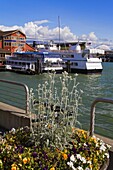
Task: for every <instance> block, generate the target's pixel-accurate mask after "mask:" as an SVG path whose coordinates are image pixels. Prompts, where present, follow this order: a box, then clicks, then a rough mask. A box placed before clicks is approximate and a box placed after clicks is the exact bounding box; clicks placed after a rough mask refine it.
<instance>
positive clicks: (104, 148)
mask: <svg viewBox="0 0 113 170" xmlns="http://www.w3.org/2000/svg"><path fill="white" fill-rule="evenodd" d="M100 150H101V151H105V150H106V147H105V145H104V143H102V145H101V146H100Z"/></svg>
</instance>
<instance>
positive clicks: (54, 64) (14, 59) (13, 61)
mask: <svg viewBox="0 0 113 170" xmlns="http://www.w3.org/2000/svg"><path fill="white" fill-rule="evenodd" d="M6 69H7V70H11V71H15V72H20V73H27V74H36V73H43V72H48V71H49V72H50V71H53V70H54V71H55V72H56V73H61V72H62V71H63V67H62V59H61V57H60V54H59V53H53V52H48V51H44V52H15V53H14V54H13V56H8V57H7V58H6Z"/></svg>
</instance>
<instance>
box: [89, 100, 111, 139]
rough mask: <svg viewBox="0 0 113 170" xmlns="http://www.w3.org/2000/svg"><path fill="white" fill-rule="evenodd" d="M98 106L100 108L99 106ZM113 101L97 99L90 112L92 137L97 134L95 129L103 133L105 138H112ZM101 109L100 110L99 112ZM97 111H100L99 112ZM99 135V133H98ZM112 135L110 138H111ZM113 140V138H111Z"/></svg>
mask: <svg viewBox="0 0 113 170" xmlns="http://www.w3.org/2000/svg"><path fill="white" fill-rule="evenodd" d="M97 104H98V105H99V106H100V105H101V106H100V107H99V106H97ZM112 104H113V100H112V99H108V98H96V99H95V100H94V101H93V103H92V105H91V111H90V130H89V132H90V135H91V136H93V135H94V133H95V127H97V131H98V128H99V130H101V131H102V133H103V135H104V136H108V137H110V136H111V134H113V129H112V126H113V114H112V113H113V105H112ZM99 109H100V110H99ZM97 110H99V111H98V112H97ZM96 133H97V132H96ZM109 134H110V136H109ZM111 138H113V136H112V137H111Z"/></svg>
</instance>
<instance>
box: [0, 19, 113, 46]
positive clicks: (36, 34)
mask: <svg viewBox="0 0 113 170" xmlns="http://www.w3.org/2000/svg"><path fill="white" fill-rule="evenodd" d="M47 23H50V21H48V20H40V21H34V22H32V21H31V22H28V23H25V24H24V26H18V25H14V26H4V25H0V30H3V31H8V30H15V29H20V30H21V31H22V32H23V33H25V34H26V37H27V38H28V39H36V40H39V41H40V40H54V41H59V27H56V28H50V27H49V26H47ZM44 24H46V25H44ZM60 40H61V41H63V42H72V41H78V40H79V41H87V42H88V41H89V42H91V43H92V45H93V46H97V45H101V44H104V45H107V46H108V47H110V48H111V49H113V42H112V41H108V39H106V38H103V39H102V38H101V39H100V38H98V37H97V36H96V34H95V33H94V32H93V31H92V32H90V33H89V34H88V35H86V34H83V35H81V36H79V37H77V35H75V34H73V33H72V32H71V30H70V28H69V27H68V26H65V27H63V28H60Z"/></svg>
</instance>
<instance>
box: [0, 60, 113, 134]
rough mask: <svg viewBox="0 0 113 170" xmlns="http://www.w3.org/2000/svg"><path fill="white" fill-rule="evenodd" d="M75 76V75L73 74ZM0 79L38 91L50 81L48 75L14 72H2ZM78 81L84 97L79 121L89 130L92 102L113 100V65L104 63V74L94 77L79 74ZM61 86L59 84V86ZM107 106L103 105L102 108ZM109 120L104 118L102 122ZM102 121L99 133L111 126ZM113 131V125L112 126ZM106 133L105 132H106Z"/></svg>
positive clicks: (111, 108)
mask: <svg viewBox="0 0 113 170" xmlns="http://www.w3.org/2000/svg"><path fill="white" fill-rule="evenodd" d="M71 75H72V76H73V74H71ZM59 76H61V75H57V78H59ZM0 79H6V80H11V81H18V82H21V83H25V84H27V85H28V87H29V88H33V89H37V87H38V84H39V83H43V82H44V81H46V80H47V79H48V76H47V74H41V75H22V74H16V73H12V72H0ZM77 81H78V82H79V83H80V84H79V88H80V89H82V90H83V92H84V93H83V95H82V102H83V105H82V106H81V108H80V109H81V111H80V112H81V113H82V115H81V116H80V117H79V120H80V121H81V122H82V123H84V127H85V128H87V129H88V128H89V121H90V116H89V115H90V108H91V104H92V102H93V101H94V100H95V98H97V97H103V98H111V99H113V63H103V72H102V74H96V75H95V74H93V75H83V74H79V75H78V77H77ZM57 86H59V84H58V85H57ZM103 106H105V105H104V104H102V106H101V107H103ZM105 107H106V108H107V109H108V108H109V109H110V110H113V105H111V106H109V105H107V106H105ZM108 112H109V113H110V115H113V114H112V111H108ZM101 113H104V115H105V114H108V113H106V110H105V109H103V110H102V109H101ZM104 119H107V118H102V120H104ZM102 120H101V122H100V124H101V128H96V129H97V130H98V131H101V132H102V131H103V129H102V126H104V124H106V127H107V126H108V124H109V120H108V123H103V122H102ZM110 126H111V125H110ZM112 129H113V125H112ZM104 133H105V132H104Z"/></svg>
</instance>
